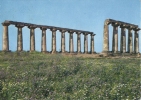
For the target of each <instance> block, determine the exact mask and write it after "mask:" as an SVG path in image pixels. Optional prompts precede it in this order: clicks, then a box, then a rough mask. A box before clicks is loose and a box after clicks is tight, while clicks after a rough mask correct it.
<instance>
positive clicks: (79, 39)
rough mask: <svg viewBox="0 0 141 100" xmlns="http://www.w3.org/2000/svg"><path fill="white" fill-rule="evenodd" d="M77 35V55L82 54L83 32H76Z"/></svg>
mask: <svg viewBox="0 0 141 100" xmlns="http://www.w3.org/2000/svg"><path fill="white" fill-rule="evenodd" d="M76 34H77V53H81V37H80V35H81V32H76Z"/></svg>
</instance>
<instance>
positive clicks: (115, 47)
mask: <svg viewBox="0 0 141 100" xmlns="http://www.w3.org/2000/svg"><path fill="white" fill-rule="evenodd" d="M118 25H119V24H117V23H113V24H112V26H113V44H112V51H113V52H114V53H118Z"/></svg>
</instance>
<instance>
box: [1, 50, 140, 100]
mask: <svg viewBox="0 0 141 100" xmlns="http://www.w3.org/2000/svg"><path fill="white" fill-rule="evenodd" d="M140 64H141V59H139V58H130V59H129V58H128V59H126V58H120V59H110V58H75V57H68V56H62V55H59V54H58V55H47V54H42V53H38V52H33V53H28V52H22V53H16V52H14V53H4V52H0V100H126V99H127V100H139V98H140V96H141V95H140V93H141V66H140Z"/></svg>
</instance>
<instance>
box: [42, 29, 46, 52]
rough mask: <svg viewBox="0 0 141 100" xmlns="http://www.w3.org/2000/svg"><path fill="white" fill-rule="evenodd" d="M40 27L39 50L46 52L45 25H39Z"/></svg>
mask: <svg viewBox="0 0 141 100" xmlns="http://www.w3.org/2000/svg"><path fill="white" fill-rule="evenodd" d="M40 29H41V30H42V38H41V41H42V42H41V52H46V47H47V45H46V30H47V28H45V27H40Z"/></svg>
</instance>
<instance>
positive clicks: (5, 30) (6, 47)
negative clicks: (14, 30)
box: [2, 22, 10, 51]
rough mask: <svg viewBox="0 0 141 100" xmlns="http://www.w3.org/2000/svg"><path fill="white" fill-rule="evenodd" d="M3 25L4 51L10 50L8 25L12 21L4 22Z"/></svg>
mask: <svg viewBox="0 0 141 100" xmlns="http://www.w3.org/2000/svg"><path fill="white" fill-rule="evenodd" d="M2 25H3V45H2V50H3V51H9V36H8V26H9V25H10V23H5V22H4V23H2Z"/></svg>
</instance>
